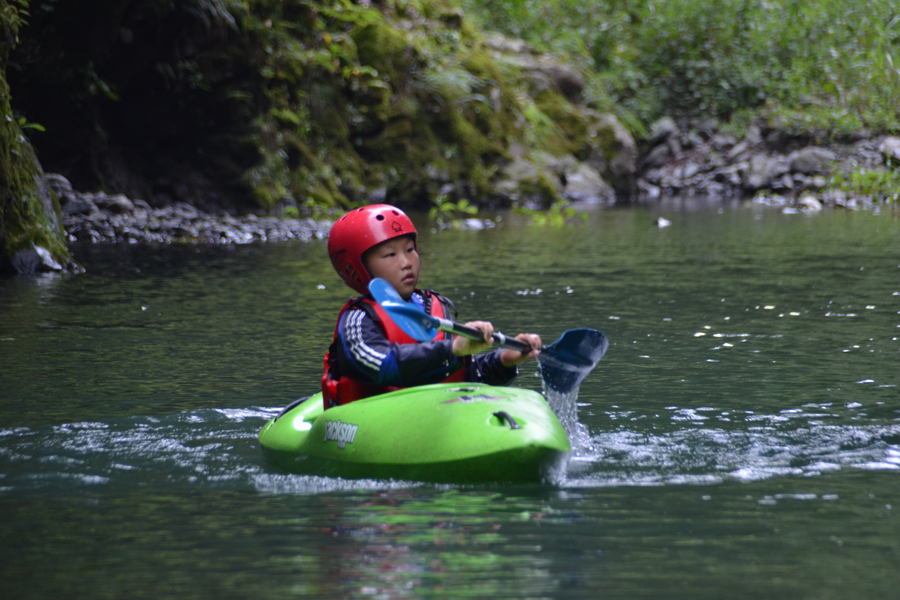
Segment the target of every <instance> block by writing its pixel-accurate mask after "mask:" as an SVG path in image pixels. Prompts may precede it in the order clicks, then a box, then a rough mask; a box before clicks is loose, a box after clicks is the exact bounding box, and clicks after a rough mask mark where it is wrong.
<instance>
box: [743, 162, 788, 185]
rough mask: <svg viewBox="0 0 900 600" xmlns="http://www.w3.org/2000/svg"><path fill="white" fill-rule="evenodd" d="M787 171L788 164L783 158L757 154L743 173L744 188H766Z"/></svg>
mask: <svg viewBox="0 0 900 600" xmlns="http://www.w3.org/2000/svg"><path fill="white" fill-rule="evenodd" d="M788 169H789V165H788V162H787V160H786V159H785V158H783V157H780V156H767V155H765V154H757V155H755V156H753V157H752V158H751V159H750V165H749V168H748V169H747V171H746V172H744V177H743V184H744V188H745V189H747V190H760V189H763V188H767V187H769V186H770V185H771V184H772V182H773V181H774V180H775V178H776V177H781V176H782V175H784V174H785V173H787V172H788Z"/></svg>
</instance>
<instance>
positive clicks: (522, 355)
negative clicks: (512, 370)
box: [500, 333, 542, 367]
mask: <svg viewBox="0 0 900 600" xmlns="http://www.w3.org/2000/svg"><path fill="white" fill-rule="evenodd" d="M516 339H517V340H520V341H522V342H525V343H526V344H528V345H529V346H531V348H532V350H531V352H519V351H518V350H513V349H512V348H506V349H505V350H504V351H503V352H502V353H501V354H500V362H502V363H503V366H504V367H512V366H515V365H517V364H519V363H521V362H525V361H526V360H528V359H529V358H537V357H538V355H539V354H540V353H541V352H540V350H541V347H542V345H541V336H539V335H538V334H536V333H520V334H519V335H517V336H516Z"/></svg>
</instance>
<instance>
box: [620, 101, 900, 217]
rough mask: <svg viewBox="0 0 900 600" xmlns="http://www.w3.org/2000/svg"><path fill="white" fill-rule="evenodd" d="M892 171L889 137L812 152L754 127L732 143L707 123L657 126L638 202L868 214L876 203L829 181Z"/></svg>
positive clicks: (641, 165) (895, 144)
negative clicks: (736, 201) (706, 200)
mask: <svg viewBox="0 0 900 600" xmlns="http://www.w3.org/2000/svg"><path fill="white" fill-rule="evenodd" d="M898 165H900V138H897V137H889V136H879V137H871V138H865V137H862V136H860V139H858V140H856V141H854V142H852V143H849V144H843V145H829V146H817V145H810V144H808V143H807V142H805V141H804V140H802V139H793V138H790V137H788V136H786V135H785V134H784V133H783V132H780V131H778V130H772V131H763V130H761V129H760V128H759V127H757V126H751V127H749V128H748V130H747V134H746V136H745V137H744V138H743V139H738V138H736V137H734V136H733V135H730V134H728V133H725V132H723V131H721V130H720V129H719V127H718V125H717V123H716V121H715V120H706V121H703V120H699V121H693V122H688V123H681V124H678V123H676V121H675V120H674V119H672V118H663V119H660V120H659V121H658V122H657V123H655V124H654V126H653V129H652V133H651V135H650V140H649V143H648V144H647V145H646V147H645V150H644V153H643V156H642V157H641V158H640V160H639V162H638V178H637V187H638V190H639V193H638V199H639V200H641V201H645V202H646V201H653V200H656V199H658V198H660V197H662V196H673V195H678V196H706V197H712V198H717V197H719V198H752V199H754V200H755V201H757V202H761V203H765V204H769V205H777V206H783V207H785V208H786V209H796V210H819V209H821V208H822V207H834V208H846V209H851V210H856V209H873V208H877V207H878V205H879V198H877V197H873V196H870V195H865V194H862V193H854V192H852V191H848V190H846V189H842V188H841V186H835V185H834V179H835V177H836V176H839V175H840V174H842V173H843V174H848V173H851V172H854V171H855V172H859V171H860V170H866V171H871V172H879V171H884V172H889V171H891V170H894V171H896V170H897V169H898V168H900V167H898ZM890 200H892V201H893V202H894V203H895V204H896V203H897V201H898V199H897V198H891V199H890Z"/></svg>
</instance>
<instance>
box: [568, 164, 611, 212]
mask: <svg viewBox="0 0 900 600" xmlns="http://www.w3.org/2000/svg"><path fill="white" fill-rule="evenodd" d="M562 194H563V197H564V198H567V199H569V200H572V201H573V202H585V203H598V202H615V199H616V193H615V191H614V190H613V189H612V187H611V186H610V185H609V184H608V183H606V182H605V181H603V177H601V176H600V173H598V172H597V171H596V170H595V169H593V168H591V167H590V166H588V165H585V164H582V165H581V166H579V167H578V170H577V171H575V172H574V173H572V174H571V175H568V176H567V177H566V187H565V189H564V190H563V192H562Z"/></svg>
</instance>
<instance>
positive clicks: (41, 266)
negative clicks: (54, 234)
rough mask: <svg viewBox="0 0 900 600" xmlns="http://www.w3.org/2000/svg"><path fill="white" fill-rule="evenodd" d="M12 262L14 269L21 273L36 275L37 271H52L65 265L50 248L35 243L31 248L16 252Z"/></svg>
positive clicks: (61, 268) (59, 269)
mask: <svg viewBox="0 0 900 600" xmlns="http://www.w3.org/2000/svg"><path fill="white" fill-rule="evenodd" d="M11 262H12V266H13V269H15V270H16V272H17V273H19V274H20V275H34V274H35V273H50V272H53V271H62V270H63V266H62V265H61V264H59V263H58V262H57V261H56V259H54V258H53V255H52V254H50V251H49V250H47V249H46V248H43V247H41V246H37V245H34V244H32V246H31V248H26V249H24V250H20V251H18V252H16V254H15V255H14V256H13V257H12V261H11Z"/></svg>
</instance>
